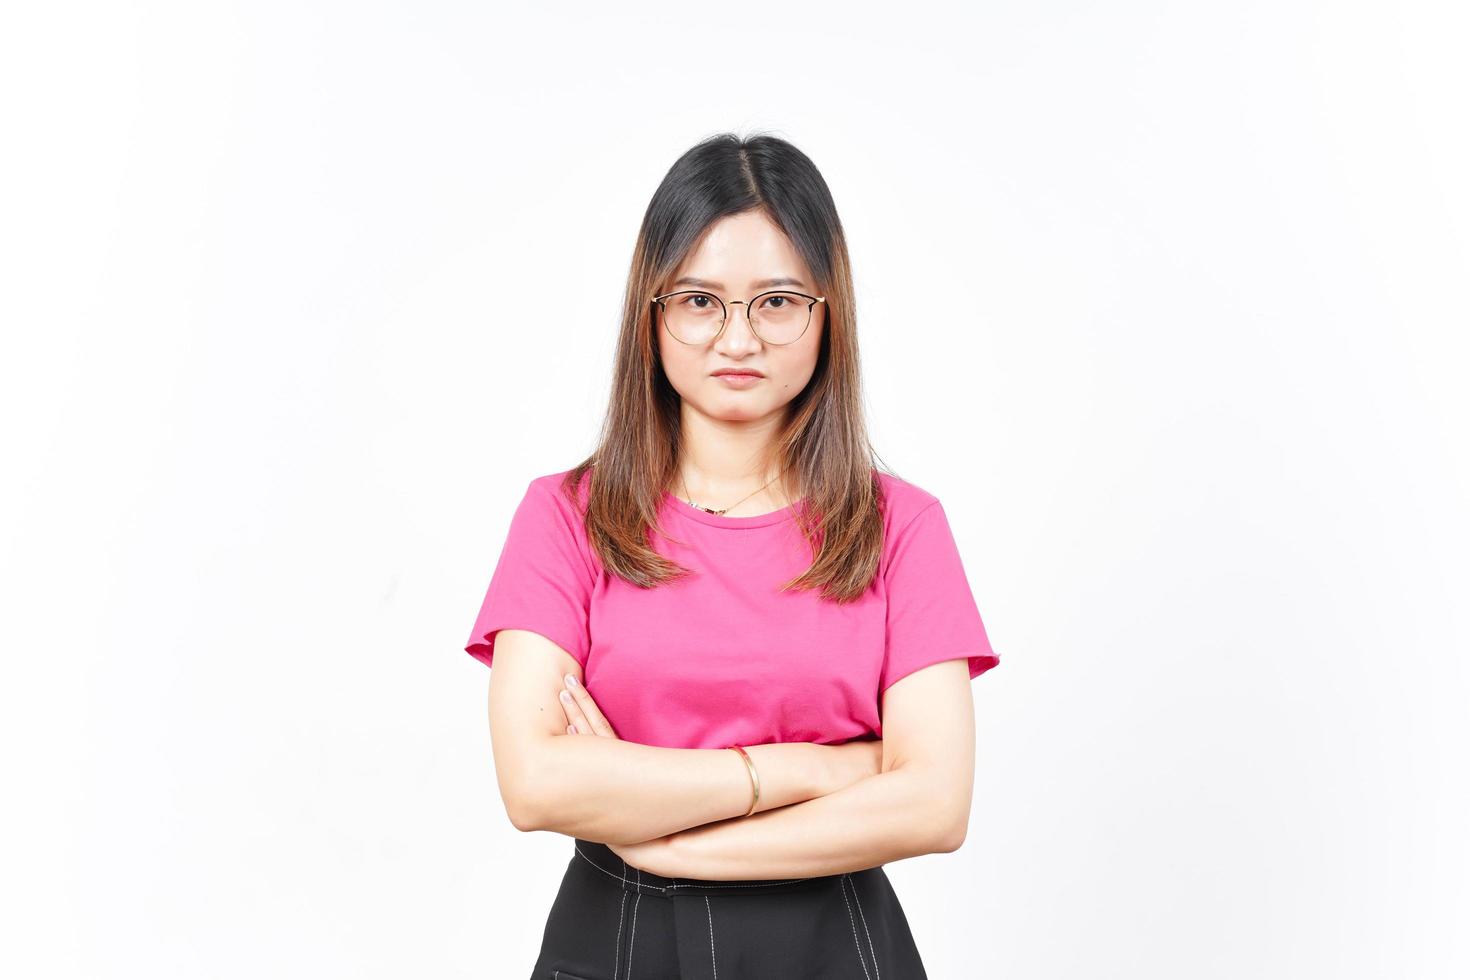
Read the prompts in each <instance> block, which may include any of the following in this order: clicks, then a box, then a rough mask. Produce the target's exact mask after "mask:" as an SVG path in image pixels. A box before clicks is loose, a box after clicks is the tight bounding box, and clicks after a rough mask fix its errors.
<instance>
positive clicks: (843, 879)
mask: <svg viewBox="0 0 1470 980" xmlns="http://www.w3.org/2000/svg"><path fill="white" fill-rule="evenodd" d="M837 887H839V888H841V889H842V904H843V905H846V906H847V924H848V925H850V926H852V948H853V949H855V950H857V954H858V963H859V964H860V965H861V966H862V968H863V976H865V977H867V978H868V980H873V976H872V974H870V973H869V972H868V964H867V961H866V960H864V959H863V946H862V944H861V943H859V942H858V934H857V922H856V921H855V920H854V919H853V917H852V903H851V902H849V901H848V900H847V875H845V874H844V875H842V876H840V877H839V878H838V879H837ZM876 965H877V964H876V963H875V964H874V966H876Z"/></svg>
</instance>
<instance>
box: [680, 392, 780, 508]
mask: <svg viewBox="0 0 1470 980" xmlns="http://www.w3.org/2000/svg"><path fill="white" fill-rule="evenodd" d="M781 421H782V420H781V418H780V416H779V415H778V414H773V415H771V416H769V417H768V418H762V419H752V420H750V421H738V422H730V421H726V420H723V419H712V418H710V417H709V416H706V415H701V414H699V413H697V412H693V411H690V410H689V408H688V406H687V405H686V406H685V408H684V409H683V411H682V412H681V419H680V425H681V430H680V458H679V461H678V464H677V468H676V470H675V480H676V481H677V480H679V479H680V478H682V480H683V483H684V486H686V487H687V488H688V492H689V494H690V495H691V496H693V497H694V498H695V499H696V500H699V501H700V502H701V503H704V502H705V500H704V498H710V499H711V500H714V501H716V502H717V503H716V506H724V505H725V503H728V502H731V501H734V500H737V499H739V498H740V497H743V496H745V495H746V494H748V493H750V492H751V491H753V490H755V489H756V488H757V487H760V486H762V485H764V484H765V483H766V482H767V481H769V480H772V479H775V478H776V477H777V475H778V474H779V472H780V468H781V463H780V460H779V459H777V458H776V455H775V452H774V447H775V440H776V436H777V434H778V433H779V432H780V428H781ZM782 484H783V481H782V480H780V479H776V482H775V483H772V484H771V485H770V486H769V487H766V488H765V490H763V491H761V492H760V493H757V494H755V496H753V497H751V499H750V500H747V501H746V502H745V504H743V505H742V508H743V507H745V506H749V505H750V504H751V503H754V502H756V501H760V500H762V499H769V500H772V501H779V500H782V499H783V498H784V497H785V494H784V492H783V487H782Z"/></svg>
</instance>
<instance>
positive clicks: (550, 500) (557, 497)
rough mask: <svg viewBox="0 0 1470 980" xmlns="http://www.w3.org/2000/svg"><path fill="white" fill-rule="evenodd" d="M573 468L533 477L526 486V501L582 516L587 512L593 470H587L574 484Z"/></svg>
mask: <svg viewBox="0 0 1470 980" xmlns="http://www.w3.org/2000/svg"><path fill="white" fill-rule="evenodd" d="M572 469H575V467H573V468H572ZM572 469H565V470H558V471H557V472H555V473H543V474H542V475H540V476H536V477H532V478H531V482H530V484H529V485H528V486H527V487H526V498H525V499H526V503H528V504H530V505H533V506H538V507H543V508H548V509H553V510H557V511H560V512H561V513H563V514H565V515H566V516H568V517H577V518H580V517H582V516H583V515H584V514H586V512H587V493H588V485H589V483H590V481H591V476H592V471H591V470H590V469H589V470H587V471H585V472H584V473H583V474H582V479H581V480H580V481H578V482H577V484H576V485H575V486H573V485H572V484H571V482H570V480H571V476H572Z"/></svg>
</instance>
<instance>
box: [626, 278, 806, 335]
mask: <svg viewBox="0 0 1470 980" xmlns="http://www.w3.org/2000/svg"><path fill="white" fill-rule="evenodd" d="M687 293H698V294H699V295H701V296H708V297H710V298H711V299H713V300H714V301H715V302H716V303H719V304H720V329H718V330H716V331H715V335H714V336H713V337H711V338H710V339H709V340H703V341H700V342H699V343H697V344H691V343H690V342H689V341H687V340H685V339H684V338H682V337H680V336H679V335H678V334H676V333H674V331H673V330H672V329H670V327H669V317H668V312H669V311H668V308H667V307H665V306H664V300H666V299H668V298H669V297H671V296H683V295H685V294H687ZM773 293H780V294H782V295H791V296H800V297H801V298H802V299H804V300H806V301H807V306H806V326H804V327H802V328H801V333H799V334H797V335H796V336H795V337H794V338H792V339H791V340H788V341H786V343H784V344H778V343H775V342H773V341H770V340H767V339H766V338H764V337H761V332H760V328H759V327H758V326H757V324H758V323H759V322H760V320H759V319H758V318H757V317H753V316H751V315H750V310H751V307H752V306H753V305H754V304H755V303H756V301H757V300H759V299H760V298H761V297H763V296H770V295H772V294H773ZM649 302H652V303H657V304H658V309H659V312H660V313H662V314H664V329H665V330H668V331H669V336H670V337H673V338H674V339H675V340H677V341H678V342H679V343H681V344H683V345H684V346H686V347H698V346H700V344H712V343H714V342H715V341H717V340H719V339H720V335H721V334H722V333H724V332H725V324H727V323H729V322H730V307H732V306H744V307H745V319H746V321H747V322H748V323H749V324H750V332H751V333H753V334H755V335H756V337H758V338H759V339H760V342H761V343H763V344H770V345H771V346H772V347H789V346H790V345H792V344H794V343H796V342H797V341H798V340H800V339H801V338H803V337H805V336H806V332H807V331H808V330H810V329H811V326H812V310H814V309H816V308H817V304H818V303H825V302H827V297H825V296H808V295H807V294H806V293H801V292H797V291H796V290H794V289H768V290H766V291H765V292H763V293H757V294H756V295H755V296H753V297H751V298H750V299H749V300H743V299H732V300H730V301H729V303H726V302H725V301H724V300H723V299H721V298H720V297H719V296H716V295H715V294H714V293H712V292H710V291H709V290H708V289H676V290H675V291H674V292H672V293H664V294H663V295H662V296H654V297H651V298H650V300H649Z"/></svg>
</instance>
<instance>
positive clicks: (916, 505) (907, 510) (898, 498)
mask: <svg viewBox="0 0 1470 980" xmlns="http://www.w3.org/2000/svg"><path fill="white" fill-rule="evenodd" d="M873 472H874V474H875V475H876V476H877V478H878V488H879V493H880V494H881V499H882V503H881V507H882V510H883V530H884V534H885V537H888V538H889V539H892V538H893V536H894V535H896V534H897V533H898V532H899V531H901V530H902V529H903V528H905V527H907V526H908V524H909V522H910V521H912V520H913V519H914V518H915V517H918V516H919V514H921V513H923V512H924V511H925V510H926V509H928V508H929V507H931V506H933V505H934V504H937V503H939V498H938V497H936V496H935V495H934V494H932V493H930V492H929V491H928V490H925V489H924V488H923V487H921V486H919V485H918V484H916V483H912V482H910V481H908V480H905V479H903V478H901V477H897V476H894V475H893V474H892V473H885V472H883V471H882V470H877V469H875V470H874V471H873Z"/></svg>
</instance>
